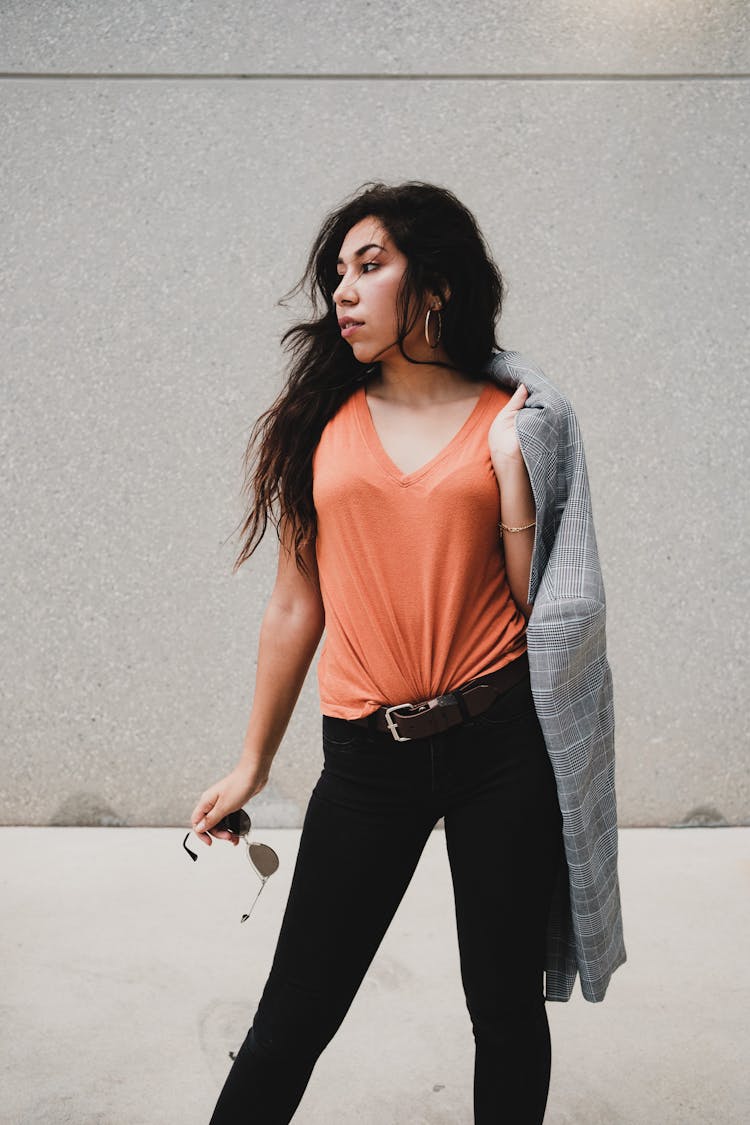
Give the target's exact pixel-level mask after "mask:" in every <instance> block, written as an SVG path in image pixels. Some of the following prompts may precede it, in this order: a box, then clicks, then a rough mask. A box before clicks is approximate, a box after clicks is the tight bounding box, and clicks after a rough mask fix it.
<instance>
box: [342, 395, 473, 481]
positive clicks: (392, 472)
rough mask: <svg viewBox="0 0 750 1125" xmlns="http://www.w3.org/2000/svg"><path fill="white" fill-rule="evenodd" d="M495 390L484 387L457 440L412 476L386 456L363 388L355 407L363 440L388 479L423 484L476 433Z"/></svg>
mask: <svg viewBox="0 0 750 1125" xmlns="http://www.w3.org/2000/svg"><path fill="white" fill-rule="evenodd" d="M492 387H493V384H492V382H485V383H484V385H483V386H482V390H481V391H480V394H479V398H478V399H477V401H476V402H475V403H474V406H473V407H472V410H471V411H470V413H469V414H468V415H467V417H466V418H465V419H464V421H463V423H462V424H461V426H459V428H458V429H457V430H456V432H455V434H454V435H453V437H452V438H450V439H449V440H448V442H447V443H446V444H445V445H444V446H443V447H442V449H440V450H438V452H437V453H436V454H435V456H434V457H431V458H430V460H429V461H426V462H425V464H424V465H421V466H420V467H419V468H418V469H414V470H413V471H412V472H410V473H403V472H402V471H401V469H399V467H398V465H397V464H396V463H395V461H393V460H392V459H391V457H390V456H389V455H388V453H386V450H385V446H384V445H383V443H382V441H381V440H380V436H379V434H378V431H377V430H376V428H375V422H374V421H373V417H372V414H371V413H370V407H369V406H368V403H367V395H366V393H365V387H364V386H361V387H360V388H359V389H358V390H357V392H356V393H355V395H354V404H355V406H356V410H357V417H358V420H359V423H360V429H361V431H362V436H363V437H364V439H365V441H366V442H367V445H368V447H369V449H370V451H371V453H372V454H373V456H374V457H375V460H376V461H377V462H378V464H379V465H380V466H381V468H382V469H383V470H384V471H385V472H386V473H387V474H388V476H390V477H392V478H393V479H394V480H396V481H398V483H399V484H403V485H408V484H412V483H413V482H414V481H417V480H420V479H421V477H423V476H424V475H425V474H426V473H429V472H430V470H431V469H433V468H434V467H435V466H436V465H437V464H438V463H439V462H440V461H442V460H443V458H444V457H447V455H448V454H449V453H450V452H451V450H452V449H454V448H455V446H456V445H457V444H458V443H459V442H461V441H463V439H464V438H465V437H466V436H467V435H468V434H469V432H470V431H471V430H473V428H474V426H475V425H476V424H477V422H478V421H479V416H480V414H481V412H482V408H483V406H484V404H485V402H486V401H487V398H488V396H489V394H490V391H491V390H492Z"/></svg>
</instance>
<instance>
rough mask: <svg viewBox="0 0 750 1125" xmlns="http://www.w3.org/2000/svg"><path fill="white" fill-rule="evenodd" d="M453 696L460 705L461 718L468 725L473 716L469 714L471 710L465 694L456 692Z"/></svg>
mask: <svg viewBox="0 0 750 1125" xmlns="http://www.w3.org/2000/svg"><path fill="white" fill-rule="evenodd" d="M451 694H452V695H453V698H454V699H455V701H456V703H457V704H458V709H459V711H460V712H461V718H462V719H463V721H464V722H465V723H468V721H469V719H470V718H471V715H470V714H469V708H468V707H467V706H466V700H465V699H464V697H463V694H462V693H461V692H460V691H454V692H452V693H451Z"/></svg>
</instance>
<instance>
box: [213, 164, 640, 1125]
mask: <svg viewBox="0 0 750 1125" xmlns="http://www.w3.org/2000/svg"><path fill="white" fill-rule="evenodd" d="M305 281H307V282H308V283H309V285H310V290H311V296H312V300H313V306H314V312H315V315H314V317H313V319H311V320H310V321H309V322H306V323H301V324H298V325H296V326H294V327H293V328H291V329H289V331H288V332H287V333H286V335H285V337H284V341H283V342H284V343H287V341H289V344H290V346H291V347H292V349H293V353H294V362H293V365H292V368H291V372H290V374H289V378H288V381H287V385H286V387H285V388H284V390H283V392H282V393H281V394H280V395H279V397H278V399H277V401H276V402H275V403H274V405H273V406H272V408H271V409H270V410H268V411H267V412H266V413H265V414H264V415H263V416H262V417H261V419H259V421H258V423H257V425H256V427H255V429H254V432H253V434H252V436H251V439H250V443H249V445H248V454H247V467H248V485H249V487H250V488H251V489H252V492H253V500H252V503H251V506H250V510H249V513H248V515H247V518H246V520H245V523H244V525H243V534H244V535H245V540H244V543H243V547H242V550H241V552H240V554H239V556H238V558H237V560H236V562H235V569H236V568H237V567H238V566H240V565H241V564H242V563H243V562H244V561H245V559H246V558H248V557H249V555H250V554H251V553H252V551H253V550H255V548H256V546H257V544H258V542H259V541H260V538H261V537H262V535H263V533H264V531H265V528H266V524H267V518H268V516H269V515H270V516H271V517H272V518H273V519H274V523H275V526H276V528H277V534H278V537H279V543H280V549H279V563H278V574H277V579H276V585H275V587H274V591H273V594H272V596H271V599H270V602H269V605H268V607H267V609H266V612H265V615H264V618H263V624H262V628H261V635H260V645H259V656H258V670H257V678H256V687H255V696H254V700H253V706H252V710H251V714H250V719H249V723H248V728H247V733H246V736H245V740H244V746H243V751H242V755H241V757H240V760H239V762H238V764H237V766H236V767H235V768H234V769H233V770H232V772H231V773H230V774H228V775H227V776H226V777H224V778H222V779H221V780H220V781H219V782H217V783H216V784H214V785H212V786H211V787H210V788H209V789H207V790H206V791H205V792H204V793H203V794H202V796H201V798H200V800H199V801H198V804H197V805H196V807H195V810H194V812H193V815H192V826H193V828H194V830H195V832H196V834H197V835H198V836H199V838H200V839H201V840H202V841H203V842H204V843H206V844H210V843H211V838H212V836H213V837H216V838H219V839H227V840H229V841H231V842H232V843H233V844H235V845H236V844H237V842H238V838H237V837H236V836H233V835H232V833H231V832H228V831H225V830H221V829H220V828H216V827H215V826H216V825H218V823H219V821H220V820H221V819H222V818H223V817H225V816H226V815H227V814H228V813H230V812H232V811H234V810H237V809H239V808H240V807H241V806H242V805H244V804H245V803H246V802H247V801H248V800H249V799H250V798H251V797H253V796H255V795H256V794H257V793H259V792H260V791H261V790H262V789H263V787H264V786H265V785H266V783H267V781H268V777H269V772H270V768H271V762H272V760H273V756H274V754H275V752H276V750H277V748H278V746H279V744H280V742H281V739H282V737H283V734H284V731H285V730H286V727H287V724H288V722H289V719H290V716H291V713H292V710H293V708H294V705H295V703H296V700H297V697H298V695H299V692H300V689H301V687H302V684H303V682H304V679H305V676H306V674H307V671H308V669H309V666H310V663H311V661H312V658H313V656H314V654H315V652H316V649H317V646H318V643H319V641H320V639H321V636H322V634H323V630H324V627H325V631H326V639H325V643H324V646H323V649H322V652H321V655H320V660H319V666H318V681H319V689H320V700H321V711H322V736H323V755H324V765H323V770H322V773H321V775H320V777H319V779H318V781H317V783H316V785H315V787H314V789H313V792H312V794H311V796H310V801H309V804H308V807H307V811H306V814H305V819H304V824H303V828H302V833H301V837H300V844H299V851H298V855H297V861H296V866H295V870H294V873H293V877H292V884H291V889H290V893H289V899H288V902H287V906H286V910H285V913H284V918H283V922H282V926H281V931H280V934H279V938H278V943H277V947H276V952H275V956H274V960H273V964H272V967H271V970H270V973H269V976H268V979H267V981H266V984H265V988H264V991H263V994H262V996H261V999H260V1002H259V1005H258V1008H257V1011H256V1013H255V1017H254V1020H253V1024H252V1027H251V1028H250V1030H249V1032H248V1034H247V1037H246V1039H245V1041H244V1043H243V1044H242V1046H241V1048H240V1050H239V1051H238V1054H237V1057H236V1059H235V1062H234V1064H233V1066H232V1069H231V1071H230V1073H229V1075H228V1077H227V1080H226V1083H225V1085H224V1088H223V1090H222V1092H221V1095H220V1097H219V1100H218V1102H217V1105H216V1108H215V1111H214V1114H213V1116H212V1119H211V1125H224V1123H227V1125H228V1123H230V1122H231V1123H233V1125H236V1123H237V1122H238V1121H240V1120H253V1121H257V1122H258V1125H281V1123H286V1122H289V1121H290V1120H291V1119H292V1117H293V1115H294V1112H295V1110H296V1108H297V1106H298V1105H299V1103H300V1101H301V1099H302V1096H303V1093H304V1091H305V1088H306V1086H307V1083H308V1081H309V1079H310V1076H311V1073H312V1070H313V1068H314V1066H315V1063H316V1061H317V1059H318V1057H319V1056H320V1054H321V1052H322V1051H323V1049H324V1048H325V1046H326V1044H327V1043H328V1042H330V1040H331V1038H332V1037H333V1035H334V1034H335V1033H336V1031H337V1029H338V1028H339V1026H340V1024H341V1022H342V1021H343V1019H344V1017H345V1015H346V1012H347V1010H348V1008H349V1006H350V1005H351V1003H352V1001H353V999H354V996H355V995H356V992H357V990H358V988H359V985H360V983H361V981H362V979H363V977H364V975H365V973H366V971H367V969H368V966H369V964H370V962H371V961H372V959H373V957H374V955H375V953H376V951H377V949H378V946H379V944H380V942H381V940H382V938H383V936H384V934H385V932H386V930H387V928H388V926H389V924H390V921H391V919H392V918H393V915H394V913H395V911H396V909H397V907H398V904H399V902H400V901H401V898H402V897H403V894H404V892H405V890H406V887H407V886H408V884H409V881H410V879H411V876H412V874H413V872H414V870H415V868H416V865H417V862H418V860H419V856H420V854H421V852H422V850H423V848H424V846H425V844H426V842H427V840H428V838H429V836H430V833H431V831H432V829H433V827H434V826H435V824H436V823H437V821H438V820H439V819H440V818H441V817H443V819H444V828H445V841H446V848H447V852H448V859H449V863H450V870H451V876H452V880H453V887H454V895H455V912H456V923H457V929H458V942H459V951H460V958H461V977H462V982H463V986H464V991H465V996H466V1004H467V1007H468V1011H469V1014H470V1017H471V1021H472V1028H473V1034H474V1039H475V1069H474V1090H473V1102H474V1120H475V1123H477V1125H490V1123H492V1125H495V1123H496V1122H498V1121H500V1120H503V1121H512V1122H514V1125H526V1123H529V1125H531V1123H538V1122H541V1121H542V1120H543V1117H544V1111H545V1105H546V1101H547V1094H548V1087H549V1076H550V1038H549V1026H548V1022H547V1015H546V1010H545V999H567V998H568V996H569V995H570V991H571V989H572V986H573V980H574V979H575V976H576V973H577V972H579V971H580V974H581V984H582V988H583V990H584V995H586V996H587V998H588V999H591V1000H598V999H601V998H602V997H603V994H604V991H605V990H606V986H607V982H608V980H609V977H610V976H611V973H612V971H613V970H614V968H616V966H617V964H620V963H621V962H622V961H623V960H624V957H625V954H624V948H623V946H622V937H621V927H620V918H619V891H618V885H617V868H616V858H617V853H616V814H615V802H614V782H613V754H612V729H613V724H612V706H611V678H610V676H609V668H608V665H607V662H606V652H605V648H604V632H603V629H604V617H603V609H604V600H603V590H602V588H601V574H600V571H599V567H598V558H597V555H596V544H595V539H594V536H593V526H592V525H591V513H590V502H589V497H588V490H587V481H586V470H585V461H584V459H583V450H582V446H581V444H580V437H579V435H578V432H577V426H576V422H575V416H574V414H573V412H572V409H571V408H570V404H569V403H567V400H565V399H564V397H563V396H562V395H560V394H559V392H557V391H556V390H555V388H554V387H552V386H551V384H549V382H548V381H547V380H546V379H545V378H544V376H543V375H542V374H541V372H539V371H538V370H537V369H535V368H534V367H533V366H532V365H523V363H522V361H520V359H519V357H517V356H516V354H515V353H510V352H504V351H502V350H499V351H498V350H497V349H498V345H497V344H496V341H495V324H496V321H497V320H498V318H499V315H500V312H501V305H502V297H503V282H502V278H501V276H500V273H499V272H498V270H497V267H496V266H495V264H494V263H493V262H492V260H491V258H490V256H489V254H488V252H487V249H486V246H485V244H484V240H483V238H482V236H481V234H480V232H479V230H478V228H477V225H476V222H475V220H474V218H473V216H472V215H471V214H470V212H469V211H468V210H467V209H466V208H465V207H464V206H463V205H462V204H461V203H460V202H459V201H458V199H456V197H455V196H454V195H453V194H452V193H450V192H449V191H447V190H445V189H442V188H439V187H435V186H433V185H430V184H424V183H420V182H410V183H405V184H401V185H399V186H397V187H388V186H386V185H384V184H366V185H364V186H363V188H362V189H360V190H359V192H358V193H355V195H354V196H353V197H352V198H350V199H349V200H348V201H346V202H345V203H344V204H343V205H342V206H340V207H339V208H337V209H336V210H334V211H333V212H332V213H331V214H329V216H328V217H327V218H326V220H325V222H324V224H323V226H322V229H321V230H320V232H319V234H318V236H317V238H316V240H315V243H314V245H313V247H312V250H311V252H310V256H309V260H308V263H307V268H306V271H305V274H304V275H303V278H302V281H301V282H300V283H299V285H298V286H297V287H295V290H293V291H292V292H295V291H296V290H298V289H299V288H300V287H301V286H302V285H303V284H304V282H305ZM318 298H321V299H322V306H323V307H322V309H321V308H320V307H319V305H318ZM519 366H520V367H521V369H522V370H523V372H524V375H525V381H521V380H520V379H519V378H518V370H519ZM259 439H260V441H259ZM258 441H259V455H258V458H257V465H256V466H255V468H254V470H253V471H252V473H251V469H250V465H251V459H252V454H253V452H254V451H255V449H256V442H258ZM532 611H533V614H532ZM537 618H538V621H537ZM582 685H583V686H582ZM571 861H572V862H573V863H574V864H575V868H574V869H573V877H569V864H570V863H571ZM446 924H447V920H446ZM545 972H546V982H547V988H546V996H545V991H544V988H543V981H544V974H545ZM437 1014H438V1013H436V1015H437ZM440 1014H441V1015H442V1013H440Z"/></svg>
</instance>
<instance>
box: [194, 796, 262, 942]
mask: <svg viewBox="0 0 750 1125" xmlns="http://www.w3.org/2000/svg"><path fill="white" fill-rule="evenodd" d="M251 827H252V821H251V820H250V817H249V815H248V814H247V813H246V812H245V810H244V809H238V810H237V812H233V813H229V815H228V816H225V817H224V818H223V819H222V820H220V821H219V822H218V824H215V825H214V828H216V829H218V830H219V831H221V832H232V833H233V834H234V835H235V836H244V838H245V843H246V844H247V858H248V859H249V860H250V863H251V864H252V865H253V867H254V868H255V870H256V872H257V873H258V876H259V877H260V880H261V883H260V890H259V891H258V893H257V895H256V896H255V898H254V900H253V905H252V906H251V907H250V909H249V910H248V912H247V914H243V915H242V917H241V918H240V922H247V920H248V918H249V917H250V915H251V914H252V912H253V906H255V903H256V902H257V901H258V899H259V898H260V892H261V891H262V890H263V888H264V887H265V885H266V882H267V880H268V879H269V878H270V876H271V875H273V873H274V871H277V870H278V867H279V857H278V856H277V855H276V852H275V851H274V850H273V848H269V846H268V844H255V843H252V844H251V843H250V839H249V836H250V829H251ZM189 836H190V833H189V832H188V833H187V835H186V836H185V839H184V840H183V841H182V846H183V848H184V849H185V851H186V852H187V854H188V855H189V856H190V858H191V859H192V860H193V862H195V861H196V860H197V859H198V856H197V855H196V854H195V852H193V851H191V850H190V848H189V847H188V846H187V842H188V838H189Z"/></svg>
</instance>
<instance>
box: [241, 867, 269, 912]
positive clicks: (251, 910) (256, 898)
mask: <svg viewBox="0 0 750 1125" xmlns="http://www.w3.org/2000/svg"><path fill="white" fill-rule="evenodd" d="M267 882H268V876H266V878H265V879H263V880H262V882H261V884H260V891H262V890H263V888H264V887H265V885H266V883H267ZM260 891H258V893H257V895H256V896H255V898H254V899H253V905H252V906H251V907H250V909H249V910H248V912H247V914H243V915H242V917H241V918H240V922H247V920H248V918H249V917H250V915H251V914H252V912H253V907H254V906H255V904H256V902H257V901H258V899H259V898H260Z"/></svg>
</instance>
